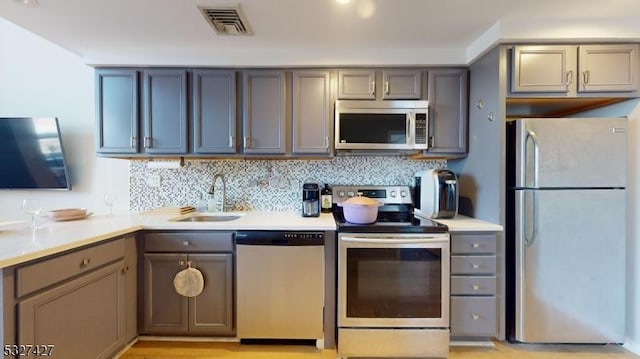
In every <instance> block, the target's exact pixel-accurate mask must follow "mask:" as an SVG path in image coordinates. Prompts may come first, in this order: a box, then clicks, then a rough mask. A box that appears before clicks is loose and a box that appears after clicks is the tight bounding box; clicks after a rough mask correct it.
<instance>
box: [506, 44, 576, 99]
mask: <svg viewBox="0 0 640 359" xmlns="http://www.w3.org/2000/svg"><path fill="white" fill-rule="evenodd" d="M512 55H513V62H512V73H511V92H559V93H568V92H575V82H576V76H577V74H576V73H575V72H576V68H577V66H576V60H577V49H576V46H562V45H552V46H515V47H514V48H513V53H512Z"/></svg>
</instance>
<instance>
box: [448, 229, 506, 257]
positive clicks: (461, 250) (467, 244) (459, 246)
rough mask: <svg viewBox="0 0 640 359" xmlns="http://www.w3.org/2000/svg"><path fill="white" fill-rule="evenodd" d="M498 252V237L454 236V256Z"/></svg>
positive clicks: (493, 235)
mask: <svg viewBox="0 0 640 359" xmlns="http://www.w3.org/2000/svg"><path fill="white" fill-rule="evenodd" d="M495 252H496V235H495V234H493V233H490V234H452V235H451V253H452V254H480V253H495Z"/></svg>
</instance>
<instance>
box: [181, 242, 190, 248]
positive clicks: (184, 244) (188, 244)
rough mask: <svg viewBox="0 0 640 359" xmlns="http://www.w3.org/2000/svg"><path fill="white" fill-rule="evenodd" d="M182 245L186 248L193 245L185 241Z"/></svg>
mask: <svg viewBox="0 0 640 359" xmlns="http://www.w3.org/2000/svg"><path fill="white" fill-rule="evenodd" d="M182 245H183V246H185V247H188V246H190V245H191V243H189V241H184V242H182Z"/></svg>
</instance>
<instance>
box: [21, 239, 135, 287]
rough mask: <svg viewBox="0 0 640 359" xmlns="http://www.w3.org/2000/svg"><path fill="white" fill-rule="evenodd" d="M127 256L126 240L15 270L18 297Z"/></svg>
mask: <svg viewBox="0 0 640 359" xmlns="http://www.w3.org/2000/svg"><path fill="white" fill-rule="evenodd" d="M123 257H124V241H122V240H115V241H112V242H108V243H105V244H101V245H98V246H94V247H90V248H86V249H81V250H78V251H75V252H71V253H68V254H64V255H61V256H58V257H55V258H51V259H46V260H44V261H42V262H38V263H34V264H30V265H26V266H24V267H21V268H18V269H17V270H16V291H17V295H18V297H21V296H23V295H26V294H29V293H32V292H34V291H36V290H39V289H42V288H45V287H48V286H50V285H53V284H55V283H58V282H61V281H63V280H65V279H68V278H71V277H74V276H76V275H78V274H81V273H84V272H87V271H90V270H92V269H94V268H97V267H100V266H102V265H104V264H107V263H109V262H113V261H115V260H117V259H119V258H123Z"/></svg>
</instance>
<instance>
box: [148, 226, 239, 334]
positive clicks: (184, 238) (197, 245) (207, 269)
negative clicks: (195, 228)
mask: <svg viewBox="0 0 640 359" xmlns="http://www.w3.org/2000/svg"><path fill="white" fill-rule="evenodd" d="M144 242H145V253H144V256H143V258H144V289H143V297H144V302H143V310H144V326H143V329H142V332H143V333H145V334H174V335H183V334H189V335H191V334H195V335H198V334H203V335H204V334H210V335H233V334H234V333H235V327H234V321H233V298H234V296H233V253H232V250H233V243H232V237H231V233H230V232H194V233H186V232H151V233H147V234H145V241H144ZM178 251H179V252H178ZM189 266H191V267H192V268H196V269H197V270H199V271H200V272H201V273H202V275H203V278H204V289H203V291H202V293H200V294H199V295H197V296H195V297H185V296H182V295H180V294H178V293H177V292H176V289H175V288H174V284H173V280H174V278H175V276H176V274H177V273H178V272H180V271H182V270H184V269H186V268H188V267H189Z"/></svg>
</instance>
